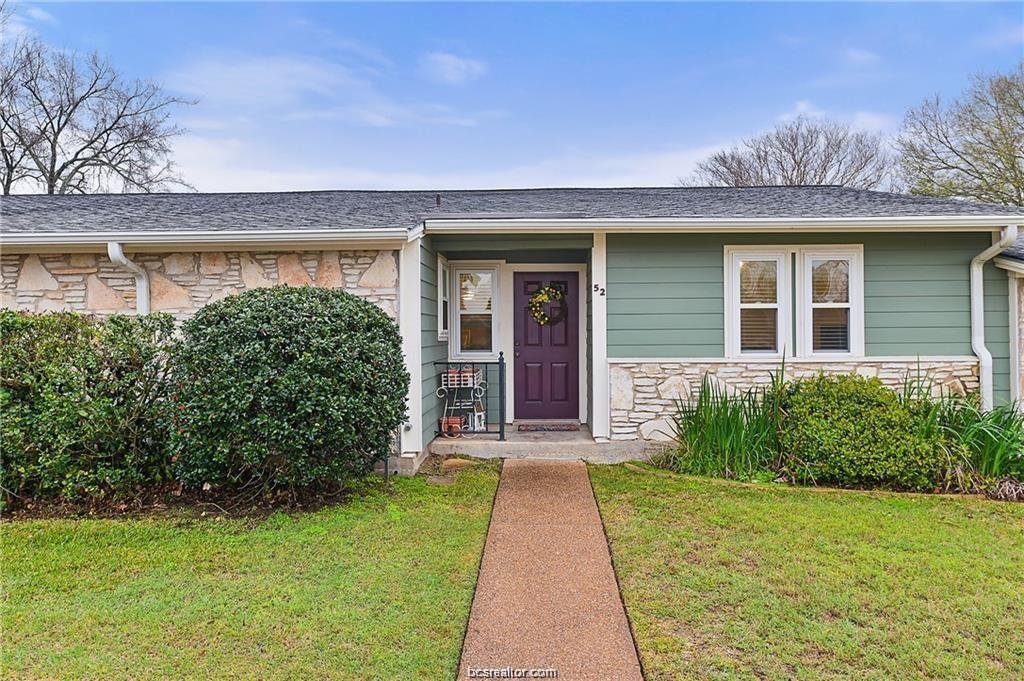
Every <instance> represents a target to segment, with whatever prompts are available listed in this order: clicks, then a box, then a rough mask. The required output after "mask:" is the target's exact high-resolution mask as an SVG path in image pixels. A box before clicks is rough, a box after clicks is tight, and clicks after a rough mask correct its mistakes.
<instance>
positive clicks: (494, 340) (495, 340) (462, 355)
mask: <svg viewBox="0 0 1024 681" xmlns="http://www.w3.org/2000/svg"><path fill="white" fill-rule="evenodd" d="M463 272H489V273H490V274H491V349H490V350H465V351H464V350H463V349H462V310H461V307H460V304H461V300H460V297H461V291H460V290H459V274H460V273H463ZM450 281H451V287H452V298H454V301H455V306H454V308H452V306H451V305H449V308H450V309H451V312H452V320H451V323H450V324H449V328H450V329H451V333H452V334H453V336H452V338H451V339H450V340H449V343H448V347H449V349H450V359H452V360H455V361H473V360H477V361H483V360H493V359H497V358H498V352H499V350H500V345H501V329H500V328H499V319H500V315H499V314H498V313H499V310H498V307H499V301H500V300H501V296H500V288H501V281H500V277H499V267H498V266H497V265H471V264H464V263H458V264H457V265H455V266H454V267H452V269H451V280H450Z"/></svg>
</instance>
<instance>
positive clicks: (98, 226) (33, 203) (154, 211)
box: [0, 187, 1021, 232]
mask: <svg viewBox="0 0 1024 681" xmlns="http://www.w3.org/2000/svg"><path fill="white" fill-rule="evenodd" d="M438 196H440V206H438V205H437V204H436V201H437V197H438ZM1020 212H1021V209H1019V208H1011V207H1006V206H996V205H991V204H978V203H969V202H966V201H956V200H944V199H933V198H925V197H918V196H908V195H904V194H892V193H887V192H876V191H866V190H859V189H851V188H845V187H747V188H732V187H729V188H724V187H649V188H646V187H645V188H622V189H507V190H457V191H313V192H271V193H233V194H184V193H182V194H93V195H85V196H46V195H42V196H40V195H23V196H6V197H3V198H2V199H0V231H2V232H119V231H133V232H134V231H189V232H192V231H262V230H282V229H294V230H314V229H385V228H411V227H414V226H415V225H417V224H419V223H420V222H421V221H422V220H423V219H424V218H429V217H431V215H434V216H437V217H440V216H442V215H443V216H444V217H453V216H455V215H473V216H475V217H486V216H487V215H494V216H495V217H497V216H502V217H508V216H517V217H531V216H540V217H543V216H545V215H548V216H550V215H551V214H552V213H556V214H560V215H563V214H564V215H571V216H572V217H579V218H648V217H654V218H788V217H790V218H841V217H934V216H967V215H989V216H992V215H1004V214H1007V215H1008V214H1020Z"/></svg>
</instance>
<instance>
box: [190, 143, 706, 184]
mask: <svg viewBox="0 0 1024 681" xmlns="http://www.w3.org/2000/svg"><path fill="white" fill-rule="evenodd" d="M722 146H724V145H709V146H703V147H695V148H689V149H669V150H662V151H650V152H646V153H637V154H629V155H616V154H609V155H600V154H579V153H566V154H562V155H557V156H551V157H548V158H544V159H539V160H538V161H536V162H534V163H527V164H518V165H509V166H500V165H497V166H493V167H490V168H483V169H469V168H467V170H466V171H465V172H457V173H452V172H434V171H429V170H427V171H424V170H421V169H418V168H408V167H406V168H354V167H350V166H331V167H320V168H312V167H310V166H309V164H308V163H302V162H301V159H294V158H291V159H287V160H285V161H282V160H280V159H276V158H274V157H273V156H272V155H270V154H267V155H264V153H263V152H262V151H261V150H260V149H259V148H258V147H257V145H255V144H252V143H250V142H248V141H246V140H244V139H240V138H232V139H212V138H206V137H200V136H196V135H187V136H185V137H182V138H180V139H179V140H178V141H177V143H176V144H175V153H174V158H175V161H176V163H177V164H178V167H179V170H180V171H181V172H182V174H183V175H184V177H185V178H186V179H187V180H188V181H189V182H191V183H192V184H193V185H195V186H196V187H197V188H198V189H199V190H200V191H285V190H312V189H439V188H441V189H480V188H495V187H544V186H550V187H559V186H561V187H568V186H574V187H628V186H669V185H673V184H675V183H676V181H677V179H678V178H679V177H684V176H687V175H690V174H691V173H692V172H693V170H694V168H695V167H696V164H697V163H698V162H699V161H701V160H703V159H704V158H706V157H707V156H708V155H710V154H712V153H714V152H715V151H717V150H718V149H720V148H722ZM498 158H500V157H498ZM428 166H429V164H428Z"/></svg>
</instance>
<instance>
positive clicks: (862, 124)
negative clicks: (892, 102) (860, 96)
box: [848, 111, 899, 133]
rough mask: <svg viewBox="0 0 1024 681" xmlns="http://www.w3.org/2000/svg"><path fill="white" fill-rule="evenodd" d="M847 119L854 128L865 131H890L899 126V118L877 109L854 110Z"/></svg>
mask: <svg viewBox="0 0 1024 681" xmlns="http://www.w3.org/2000/svg"><path fill="white" fill-rule="evenodd" d="M848 120H849V123H850V125H851V126H852V127H853V129H854V130H865V131H867V132H880V133H891V132H895V131H896V128H897V127H899V120H898V119H897V118H896V117H895V116H890V115H889V114H885V113H879V112H877V111H854V112H853V114H852V115H850V116H849V117H848Z"/></svg>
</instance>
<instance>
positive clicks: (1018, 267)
mask: <svg viewBox="0 0 1024 681" xmlns="http://www.w3.org/2000/svg"><path fill="white" fill-rule="evenodd" d="M995 262H996V267H1001V268H1003V269H1004V270H1009V271H1010V272H1014V273H1016V274H1024V260H1015V259H1014V258H996V260H995Z"/></svg>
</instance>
